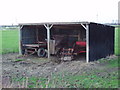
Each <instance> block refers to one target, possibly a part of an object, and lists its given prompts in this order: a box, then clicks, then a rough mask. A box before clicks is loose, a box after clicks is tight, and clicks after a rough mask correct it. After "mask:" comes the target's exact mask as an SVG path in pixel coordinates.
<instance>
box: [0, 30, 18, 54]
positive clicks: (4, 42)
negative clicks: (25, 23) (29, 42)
mask: <svg viewBox="0 0 120 90" xmlns="http://www.w3.org/2000/svg"><path fill="white" fill-rule="evenodd" d="M0 35H1V38H0V43H1V44H0V53H2V54H4V53H9V52H18V30H0Z"/></svg>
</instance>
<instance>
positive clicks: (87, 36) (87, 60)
mask: <svg viewBox="0 0 120 90" xmlns="http://www.w3.org/2000/svg"><path fill="white" fill-rule="evenodd" d="M86 42H87V44H86V50H87V53H86V62H87V63H88V62H89V25H88V24H87V25H86Z"/></svg>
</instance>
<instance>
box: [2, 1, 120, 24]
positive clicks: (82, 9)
mask: <svg viewBox="0 0 120 90" xmlns="http://www.w3.org/2000/svg"><path fill="white" fill-rule="evenodd" d="M118 1H120V0H0V25H10V24H18V23H40V22H70V21H74V22H75V21H90V22H100V23H106V22H112V20H117V19H118Z"/></svg>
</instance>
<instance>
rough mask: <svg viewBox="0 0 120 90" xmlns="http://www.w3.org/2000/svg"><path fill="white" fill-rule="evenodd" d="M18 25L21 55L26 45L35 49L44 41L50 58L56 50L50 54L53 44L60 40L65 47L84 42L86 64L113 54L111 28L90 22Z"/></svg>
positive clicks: (112, 30)
mask: <svg viewBox="0 0 120 90" xmlns="http://www.w3.org/2000/svg"><path fill="white" fill-rule="evenodd" d="M19 25H20V48H19V52H20V53H21V54H24V53H25V48H26V45H28V46H29V45H32V44H34V46H36V47H37V45H38V43H39V45H41V44H40V43H42V41H45V40H46V47H45V48H46V49H47V53H48V55H47V56H48V58H50V55H51V54H55V49H56V48H54V49H52V52H51V48H52V47H54V45H56V44H53V43H58V42H59V41H60V38H62V39H63V38H64V41H62V42H66V43H62V44H63V45H64V46H66V47H72V46H73V45H74V42H76V41H85V42H86V62H89V61H94V60H98V59H100V58H104V57H106V56H108V55H111V54H114V27H112V26H108V25H103V24H98V23H92V22H48V23H21V24H19ZM53 37H54V38H53ZM65 38H66V39H65ZM53 39H54V41H55V42H54V41H53ZM65 40H66V41H65ZM51 42H52V43H51ZM44 44H45V43H44ZM62 44H61V45H62ZM42 45H43V43H42ZM36 51H37V50H36Z"/></svg>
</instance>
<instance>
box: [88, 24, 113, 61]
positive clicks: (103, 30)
mask: <svg viewBox="0 0 120 90" xmlns="http://www.w3.org/2000/svg"><path fill="white" fill-rule="evenodd" d="M111 54H114V27H111V26H106V25H102V24H96V23H91V24H90V26H89V60H90V61H93V60H98V59H100V58H104V57H106V56H108V55H111Z"/></svg>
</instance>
